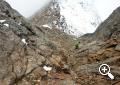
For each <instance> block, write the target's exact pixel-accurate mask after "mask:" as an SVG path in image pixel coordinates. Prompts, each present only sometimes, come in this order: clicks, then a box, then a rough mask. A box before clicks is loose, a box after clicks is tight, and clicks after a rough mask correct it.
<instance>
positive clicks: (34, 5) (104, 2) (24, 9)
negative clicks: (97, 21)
mask: <svg viewBox="0 0 120 85" xmlns="http://www.w3.org/2000/svg"><path fill="white" fill-rule="evenodd" d="M6 1H7V2H9V3H10V4H11V6H12V7H13V8H14V9H16V10H18V11H19V12H20V13H21V14H22V15H23V16H25V17H29V16H31V15H33V14H34V13H35V12H37V10H39V9H40V8H42V7H44V6H45V5H46V4H48V3H49V2H50V1H51V0H6ZM73 1H74V0H73ZM118 6H120V0H95V7H96V9H97V11H98V14H99V15H100V17H101V19H102V20H105V19H106V18H107V17H108V16H109V15H110V14H111V13H112V11H113V10H114V9H116V8H117V7H118Z"/></svg>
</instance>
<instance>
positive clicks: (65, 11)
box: [32, 0, 101, 37]
mask: <svg viewBox="0 0 120 85" xmlns="http://www.w3.org/2000/svg"><path fill="white" fill-rule="evenodd" d="M92 3H93V0H76V1H74V2H73V0H52V1H51V3H50V4H49V5H48V7H46V8H44V11H43V12H42V13H41V11H40V12H39V11H38V12H37V13H36V14H35V15H34V16H33V17H32V22H35V23H37V24H40V25H44V24H47V25H49V26H51V27H52V26H55V27H57V28H58V29H61V30H62V31H64V32H65V33H67V34H69V35H74V36H77V37H80V36H81V35H83V34H85V33H93V32H94V31H95V29H96V28H97V27H98V25H99V24H100V23H101V19H100V17H99V15H98V14H97V10H96V9H95V7H94V6H93V4H92ZM71 16H72V17H71ZM80 23H81V24H80Z"/></svg>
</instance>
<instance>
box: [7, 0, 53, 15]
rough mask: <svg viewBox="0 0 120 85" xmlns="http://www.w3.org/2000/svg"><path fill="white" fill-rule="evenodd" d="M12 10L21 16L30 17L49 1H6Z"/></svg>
mask: <svg viewBox="0 0 120 85" xmlns="http://www.w3.org/2000/svg"><path fill="white" fill-rule="evenodd" d="M6 1H7V2H8V3H9V4H10V5H11V6H12V7H13V8H14V9H16V10H17V11H19V12H20V13H21V14H22V15H23V16H25V17H30V16H31V15H33V14H34V13H35V12H37V11H38V10H39V9H40V8H42V7H44V6H45V5H46V4H48V3H49V2H50V1H51V0H6Z"/></svg>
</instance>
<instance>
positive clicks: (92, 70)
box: [0, 0, 120, 85]
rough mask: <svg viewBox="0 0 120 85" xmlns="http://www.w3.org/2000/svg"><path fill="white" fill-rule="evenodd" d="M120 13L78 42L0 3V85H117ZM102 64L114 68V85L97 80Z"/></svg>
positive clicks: (107, 80) (106, 80)
mask: <svg viewBox="0 0 120 85" xmlns="http://www.w3.org/2000/svg"><path fill="white" fill-rule="evenodd" d="M119 9H120V8H118V9H116V10H115V11H114V12H113V14H112V15H111V16H110V17H109V18H108V19H107V20H106V21H104V22H103V23H102V24H101V25H100V26H99V27H98V29H97V30H96V32H95V33H93V34H86V35H84V36H82V37H81V38H79V39H77V38H74V37H72V36H69V35H67V34H66V33H64V32H61V31H60V30H58V29H56V28H55V27H52V29H50V28H49V27H48V26H41V25H40V24H39V25H38V24H36V23H31V22H29V21H28V20H26V19H25V18H24V17H23V16H22V15H20V14H19V13H18V12H17V11H15V10H14V9H12V8H11V7H10V5H9V4H8V3H6V2H5V1H3V0H0V85H96V84H98V85H119V84H120V81H119V79H120V68H119V66H120V63H119V60H120V57H119V55H120V52H119V51H120V40H119V37H120V36H119V20H120V16H119V13H120V11H119ZM48 20H49V19H48ZM41 23H42V22H41ZM102 63H107V64H109V65H110V66H111V72H112V73H113V75H114V76H115V79H114V80H110V79H109V78H108V76H102V75H100V74H99V72H98V67H99V65H100V64H102ZM45 66H47V67H48V66H51V67H52V70H51V71H49V72H47V71H46V69H45Z"/></svg>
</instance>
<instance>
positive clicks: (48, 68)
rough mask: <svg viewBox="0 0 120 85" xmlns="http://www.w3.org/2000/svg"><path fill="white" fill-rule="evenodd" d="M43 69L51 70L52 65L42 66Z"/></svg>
mask: <svg viewBox="0 0 120 85" xmlns="http://www.w3.org/2000/svg"><path fill="white" fill-rule="evenodd" d="M43 69H44V70H45V71H51V70H52V67H50V66H46V65H45V66H43Z"/></svg>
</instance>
